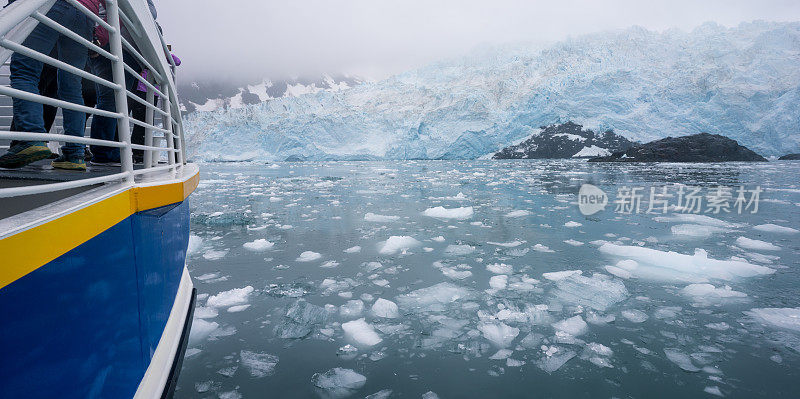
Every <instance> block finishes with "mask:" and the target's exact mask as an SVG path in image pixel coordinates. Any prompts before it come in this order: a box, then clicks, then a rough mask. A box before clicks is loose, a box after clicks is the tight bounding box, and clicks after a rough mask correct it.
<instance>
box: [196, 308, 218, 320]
mask: <svg viewBox="0 0 800 399" xmlns="http://www.w3.org/2000/svg"><path fill="white" fill-rule="evenodd" d="M217 315H219V312H217V309H214V308H209V307H206V306H198V307H196V308H195V309H194V317H195V318H196V319H213V318H215V317H217Z"/></svg>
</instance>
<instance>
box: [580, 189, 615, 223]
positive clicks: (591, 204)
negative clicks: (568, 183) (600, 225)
mask: <svg viewBox="0 0 800 399" xmlns="http://www.w3.org/2000/svg"><path fill="white" fill-rule="evenodd" d="M606 205H608V196H607V195H606V193H605V192H603V190H601V189H599V188H598V187H596V186H593V185H591V184H584V185H582V186H581V189H580V190H579V191H578V209H579V210H580V211H581V213H582V214H583V215H584V216H589V215H594V214H595V213H597V212H600V211H602V210H604V209H606Z"/></svg>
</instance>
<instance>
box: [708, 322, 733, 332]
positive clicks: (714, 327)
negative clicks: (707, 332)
mask: <svg viewBox="0 0 800 399" xmlns="http://www.w3.org/2000/svg"><path fill="white" fill-rule="evenodd" d="M706 327H707V328H710V329H712V330H717V331H727V330H729V329H730V328H731V326H730V324H728V323H726V322H724V321H721V322H719V323H708V324H706Z"/></svg>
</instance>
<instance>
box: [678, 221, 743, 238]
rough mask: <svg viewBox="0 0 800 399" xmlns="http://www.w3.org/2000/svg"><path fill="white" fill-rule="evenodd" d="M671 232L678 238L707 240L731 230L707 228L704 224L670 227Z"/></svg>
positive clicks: (714, 227)
mask: <svg viewBox="0 0 800 399" xmlns="http://www.w3.org/2000/svg"><path fill="white" fill-rule="evenodd" d="M670 231H672V234H674V235H676V236H685V237H691V238H707V237H711V236H712V235H714V234H718V233H725V232H728V231H731V230H730V229H725V228H722V227H716V226H707V225H702V224H678V225H675V226H672V227H670Z"/></svg>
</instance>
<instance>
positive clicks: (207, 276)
mask: <svg viewBox="0 0 800 399" xmlns="http://www.w3.org/2000/svg"><path fill="white" fill-rule="evenodd" d="M217 277H219V273H205V274H202V275H200V276H197V277H195V278H194V279H195V280H200V281H206V280H211V279H215V278H217Z"/></svg>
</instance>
